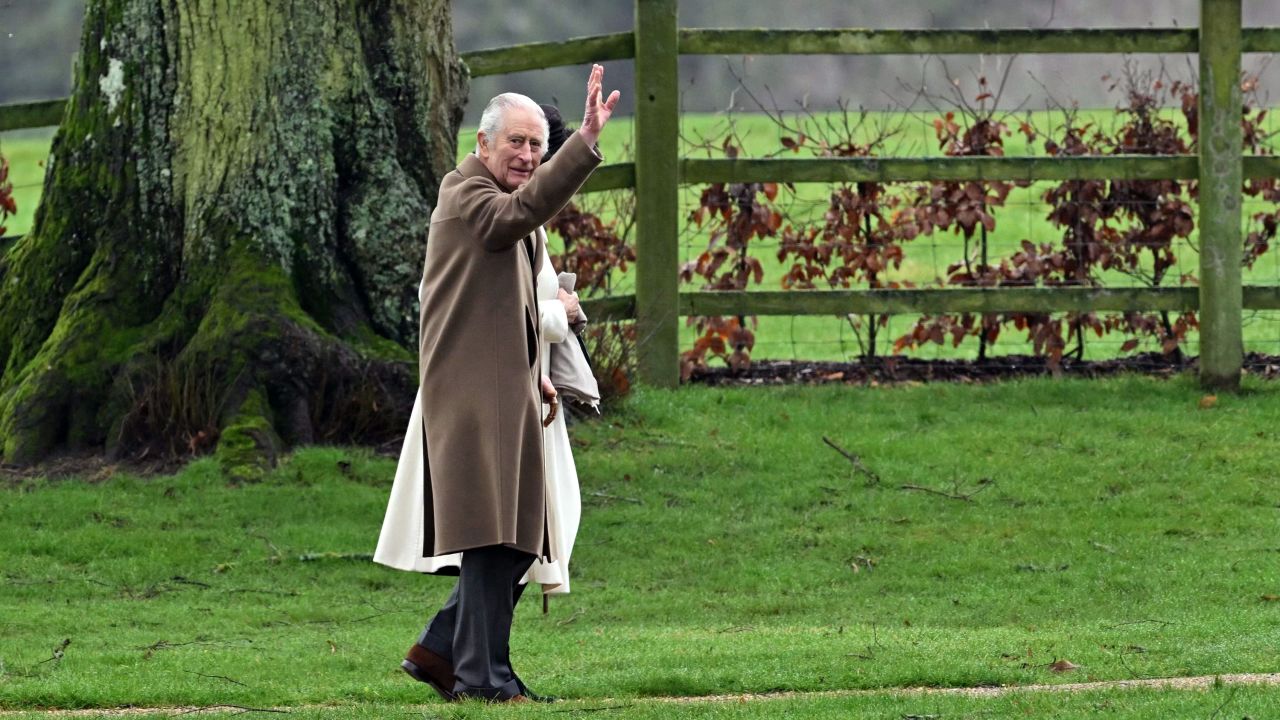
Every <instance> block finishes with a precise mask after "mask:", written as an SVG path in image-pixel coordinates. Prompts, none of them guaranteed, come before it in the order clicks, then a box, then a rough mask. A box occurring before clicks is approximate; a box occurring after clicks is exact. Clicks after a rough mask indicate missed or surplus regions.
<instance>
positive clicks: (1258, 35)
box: [0, 0, 1280, 389]
mask: <svg viewBox="0 0 1280 720" xmlns="http://www.w3.org/2000/svg"><path fill="white" fill-rule="evenodd" d="M1241 2H1242V0H1200V17H1201V25H1200V27H1199V28H1189V29H1182V28H1176V29H1152V28H1146V29H1104V30H1081V29H1062V30H1052V29H1038V30H1018V29H1015V30H865V29H821V30H713V29H681V28H680V27H679V26H678V23H677V9H678V0H635V24H634V29H633V31H632V32H626V33H615V34H611V35H601V36H595V37H587V38H577V39H573V40H568V41H564V42H549V43H533V44H527V45H517V46H511V47H504V48H497V49H493V50H482V51H478V52H471V53H465V54H464V55H463V56H462V57H463V60H464V61H465V62H466V64H467V66H468V68H469V69H470V71H471V75H472V76H473V77H479V76H483V75H497V74H504V73H513V72H519V71H522V70H532V69H544V68H551V67H558V66H566V65H582V64H586V63H591V62H599V61H603V60H622V59H634V61H635V93H636V98H635V103H636V105H635V107H636V117H635V137H634V142H635V146H636V147H638V148H643V149H644V152H642V153H639V154H638V156H637V160H636V162H634V163H621V164H613V165H608V166H605V167H602V168H600V169H598V170H597V171H596V173H595V174H594V175H593V176H592V178H591V180H590V181H589V182H588V184H587V186H586V187H585V188H584V192H593V191H600V190H610V189H619V188H633V189H634V190H635V192H636V254H637V262H636V292H635V295H629V296H615V297H608V298H601V299H596V300H591V301H587V302H584V306H585V307H586V309H587V311H588V313H589V314H590V315H591V316H592V317H597V318H614V319H634V320H635V321H636V325H637V337H638V338H640V342H639V347H638V358H639V364H640V376H641V380H642V381H644V382H646V383H649V384H652V385H658V386H674V385H676V384H677V383H678V382H679V348H678V328H679V319H680V317H681V316H685V315H785V316H795V315H841V314H846V313H860V314H865V313H957V312H1015V311H1023V312H1069V311H1158V310H1170V311H1181V310H1195V311H1197V312H1198V313H1199V317H1200V349H1201V354H1200V377H1201V382H1202V384H1203V385H1204V386H1205V387H1206V388H1216V389H1230V388H1234V387H1237V386H1238V385H1239V381H1240V370H1241V365H1242V362H1243V338H1242V331H1241V320H1242V317H1241V316H1242V311H1243V310H1245V309H1249V310H1276V309H1280V287H1270V286H1256V287H1255V286H1249V287H1244V286H1242V284H1241V254H1242V249H1243V239H1242V233H1241V226H1242V222H1241V221H1242V217H1241V208H1242V201H1243V198H1242V190H1241V186H1242V182H1243V179H1244V178H1247V177H1280V157H1272V156H1246V155H1244V154H1243V138H1242V133H1241V127H1240V117H1241V111H1242V107H1241V103H1242V100H1241V90H1240V82H1239V80H1240V70H1241V54H1242V53H1248V52H1277V51H1280V28H1272V27H1268V28H1244V27H1242V20H1241ZM1012 53H1018V54H1032V53H1197V54H1198V56H1199V69H1200V84H1201V90H1200V107H1199V118H1200V138H1201V141H1200V142H1199V143H1198V147H1199V154H1198V155H1183V156H1164V157H1152V156H1108V157H1073V158H1066V157H1054V158H1043V157H1031V158H1026V157H1023V158H1004V157H981V158H962V157H947V158H928V159H925V158H840V159H835V158H821V159H806V160H801V159H794V160H749V159H733V160H728V159H726V160H702V159H689V158H681V157H680V156H679V145H680V143H679V130H680V128H679V87H680V83H679V77H678V75H679V73H678V65H677V61H678V59H679V57H680V55H720V54H727V55H740V54H751V55H804V54H860V55H875V54H879V55H884V54H931V55H932V54H936V55H945V54H1012ZM63 102H64V101H52V102H45V103H33V104H27V105H13V106H0V131H2V130H9V129H14V128H23V127H41V126H46V125H55V124H57V123H58V122H59V121H60V119H61V116H62V106H63ZM1072 179H1081V180H1083V179H1135V180H1154V179H1179V180H1189V179H1196V180H1198V181H1199V230H1200V256H1199V257H1200V266H1199V279H1200V284H1199V287H1196V288H1187V287H1170V288H1111V289H1107V288H1079V287H1072V288H1057V287H1045V288H981V289H970V288H966V289H918V290H842V291H824V290H805V291H785V292H684V293H682V292H679V288H678V277H677V270H678V268H679V248H678V245H677V238H678V235H679V197H678V190H679V185H680V184H682V183H683V184H688V183H712V182H759V181H778V182H792V183H802V182H817V183H834V182H854V181H876V182H910V181H922V180H1027V181H1037V180H1072Z"/></svg>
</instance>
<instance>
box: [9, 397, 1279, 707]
mask: <svg viewBox="0 0 1280 720" xmlns="http://www.w3.org/2000/svg"><path fill="white" fill-rule="evenodd" d="M1278 393H1280V386H1274V385H1267V384H1261V383H1258V382H1255V381H1253V380H1250V379H1247V380H1246V391H1245V392H1244V393H1243V394H1241V395H1238V396H1223V397H1220V398H1219V399H1218V401H1217V403H1216V405H1214V406H1212V407H1209V408H1203V407H1201V406H1200V404H1199V403H1198V400H1199V397H1200V396H1199V393H1198V392H1197V391H1196V389H1195V384H1194V380H1193V379H1191V378H1178V379H1174V380H1170V381H1156V380H1150V379H1145V378H1138V377H1130V378H1121V379H1115V380H1107V381H1097V382H1081V381H1070V380H1068V381H1056V382H1055V381H1044V380H1040V381H1021V382H1010V383H1004V384H998V385H989V386H956V385H928V386H916V387H905V386H904V387H895V388H879V389H864V388H856V387H820V388H804V387H791V388H755V389H750V390H742V389H731V390H724V389H710V388H704V387H688V388H684V389H681V390H679V391H675V392H663V391H649V390H645V391H641V392H639V393H638V394H636V395H634V396H633V397H632V398H631V399H630V400H629V401H628V402H627V403H625V404H624V405H623V406H622V407H619V408H614V410H613V412H611V413H610V414H609V415H608V416H606V418H605V419H603V420H600V421H594V422H588V423H579V424H575V426H574V428H573V439H574V444H575V453H576V455H577V460H578V464H579V469H580V473H581V477H582V482H583V499H584V516H583V524H582V530H581V532H580V535H579V538H578V547H577V550H576V551H575V554H574V567H573V572H574V578H575V580H574V593H573V594H572V595H570V596H568V597H567V598H556V599H553V601H552V602H551V605H550V613H549V614H548V615H545V616H544V615H542V614H541V613H540V609H539V608H538V603H537V602H536V601H534V602H527V603H524V604H523V605H522V606H521V608H520V609H519V612H518V616H517V620H516V630H515V635H514V646H513V657H514V658H515V659H516V662H517V665H518V667H519V668H520V671H521V674H522V676H524V677H525V679H526V680H528V681H530V682H531V683H532V684H533V685H534V687H535V688H538V689H539V690H541V691H543V692H551V693H554V694H560V695H563V696H566V697H568V698H570V699H571V702H569V703H566V704H563V705H559V706H551V708H525V709H506V708H485V707H481V706H450V707H447V708H446V707H445V706H441V705H436V704H431V703H432V700H431V699H430V697H429V695H428V694H427V693H426V692H424V690H425V688H423V687H420V686H417V685H416V684H414V683H412V682H411V681H409V680H408V679H407V678H406V677H405V676H403V674H402V673H400V671H399V670H398V668H397V665H396V663H397V662H398V659H399V657H400V655H401V654H402V653H403V651H404V650H405V648H406V647H407V646H408V644H409V643H410V642H411V641H412V639H413V637H414V636H415V633H416V632H417V631H418V630H419V629H420V626H421V624H422V623H423V622H424V621H425V619H426V618H427V616H428V614H429V613H430V612H431V611H432V610H433V609H434V608H435V607H436V606H437V605H438V604H439V603H440V602H441V601H442V600H443V598H444V595H445V594H446V593H447V591H448V588H449V581H447V580H444V579H436V578H425V577H421V576H415V575H411V574H407V573H400V572H396V571H392V570H389V569H387V568H383V567H380V566H377V565H374V564H372V563H371V562H369V560H368V559H367V555H368V553H371V552H372V548H373V545H374V543H375V541H376V538H377V533H378V527H379V525H380V522H381V519H382V513H383V510H384V507H385V502H386V498H387V493H388V490H389V487H390V481H391V477H392V474H393V470H394V463H393V461H390V460H387V459H380V458H376V457H373V456H370V455H368V454H367V453H365V452H363V451H358V450H349V449H324V448H318V449H310V450H305V451H302V452H299V453H297V454H296V455H294V456H292V457H291V458H290V459H289V460H288V461H287V462H286V463H285V464H284V465H283V466H282V467H281V468H279V469H278V470H277V471H275V472H274V473H272V474H271V475H270V476H269V477H268V478H267V479H266V480H265V481H263V482H261V483H258V484H252V485H246V486H241V487H236V486H230V485H228V483H227V482H226V480H225V479H224V478H223V477H221V476H220V475H219V472H218V470H217V468H216V466H215V465H213V464H212V463H211V462H209V461H207V460H206V461H199V462H196V463H194V464H192V465H190V466H189V467H187V468H186V469H185V470H184V471H182V472H181V473H180V474H178V475H176V476H166V477H153V478H137V477H130V476H127V475H117V476H113V477H110V478H106V479H103V478H94V479H91V481H90V482H83V481H77V480H40V479H13V480H11V481H9V482H8V483H7V484H6V485H4V486H3V489H0V587H2V588H3V591H0V708H6V709H10V710H23V709H36V708H45V707H60V708H78V707H117V706H124V705H137V706H210V705H242V706H248V707H277V706H283V707H291V708H295V709H297V713H296V714H299V715H304V716H307V717H310V716H313V715H314V716H324V717H332V716H340V717H348V716H350V717H365V716H368V717H374V716H377V717H385V716H387V715H388V714H398V713H401V712H404V711H406V710H408V709H409V708H406V705H412V706H417V705H419V704H424V703H426V704H428V705H427V707H426V708H419V709H416V710H414V712H415V714H422V713H423V712H425V713H426V716H427V717H447V718H455V717H489V716H491V715H502V716H504V717H505V716H511V717H526V716H528V717H533V716H537V717H551V716H552V715H548V713H554V712H570V713H572V714H575V715H576V714H578V713H580V712H581V713H592V712H596V711H603V710H604V709H606V708H610V709H613V710H615V711H617V712H619V713H621V714H622V715H623V716H626V717H691V718H692V717H721V716H725V715H730V714H732V715H733V716H745V717H766V716H768V717H774V716H776V715H777V714H778V713H779V712H782V713H784V714H789V715H794V716H802V717H819V718H827V717H830V718H836V717H894V718H898V717H907V716H913V715H914V716H921V717H927V716H938V715H941V716H943V717H986V716H989V715H994V716H997V717H1008V716H1024V715H1032V716H1036V717H1084V716H1087V715H1091V714H1092V713H1096V712H1099V711H1100V710H1106V711H1107V715H1108V716H1109V717H1125V718H1128V717H1133V718H1137V717H1156V716H1159V717H1190V716H1195V717H1210V716H1211V715H1213V714H1214V712H1215V709H1216V708H1218V709H1220V708H1225V709H1223V710H1222V714H1221V715H1220V716H1221V717H1237V718H1238V717H1242V716H1249V717H1253V718H1262V717H1270V716H1273V715H1276V714H1277V713H1278V712H1280V693H1278V692H1276V691H1275V690H1270V691H1268V690H1266V689H1265V688H1227V687H1223V688H1216V689H1210V690H1207V691H1155V690H1106V691H1094V692H1089V693H1086V694H1082V695H1072V696H1062V695H1053V696H1049V695H1044V694H1038V693H1022V694H1015V695H1010V696H1005V697H999V698H964V697H951V696H935V695H902V694H899V693H897V692H896V691H897V690H898V689H901V688H908V687H916V686H930V687H969V686H977V685H1001V684H1015V685H1022V684H1028V683H1062V682H1082V681H1091V680H1117V679H1131V678H1146V677H1168V676H1190V675H1214V674H1221V673H1242V672H1277V671H1280V660H1278V659H1277V658H1278V657H1280V656H1277V653H1276V648H1277V646H1278V644H1280V601H1277V600H1276V598H1277V597H1280V541H1277V534H1276V527H1277V522H1278V521H1280V515H1278V513H1280V481H1278V480H1277V478H1276V475H1275V472H1274V464H1275V448H1276V442H1277V436H1276V430H1275V428H1277V427H1280V402H1278V400H1280V395H1278ZM824 436H825V437H827V438H830V439H831V440H832V441H833V442H835V443H836V444H838V445H840V446H841V447H842V448H844V449H846V450H848V451H849V452H852V453H856V454H857V455H859V456H860V458H861V462H862V464H863V466H864V467H865V468H866V469H867V470H869V471H870V473H863V472H858V471H856V470H855V469H854V466H853V465H852V464H851V463H850V462H848V461H847V460H846V459H845V458H843V457H842V456H841V455H840V454H838V453H837V452H836V451H834V450H833V449H831V448H829V447H827V446H826V445H824V443H823V437H824ZM871 474H874V476H875V479H873V478H872V475H871ZM939 493H947V494H952V495H957V496H963V495H969V496H970V497H969V498H968V499H967V500H963V499H954V498H950V497H945V496H944V495H943V494H939ZM64 640H70V644H69V645H66V646H65V648H64V649H63V651H62V656H61V658H60V659H53V658H54V652H55V650H57V649H58V648H59V647H61V646H62V642H63V641H64ZM1058 660H1069V661H1070V662H1071V663H1073V664H1075V665H1078V666H1080V667H1079V669H1077V670H1074V671H1071V672H1066V673H1055V672H1053V671H1052V670H1051V669H1050V665H1051V664H1052V663H1054V662H1055V661H1058ZM855 690H866V691H870V692H869V693H868V694H856V695H855V694H850V692H851V691H855ZM772 691H796V692H799V693H801V694H800V695H797V696H793V697H789V698H780V699H776V700H767V701H763V700H762V701H759V702H752V703H746V704H739V703H734V702H724V701H720V702H710V701H704V702H699V701H692V702H689V703H684V704H674V705H673V704H670V703H668V702H666V701H662V700H660V699H659V698H661V697H663V696H692V697H694V698H697V697H700V696H709V695H716V694H722V693H763V692H772ZM823 692H835V694H834V695H831V694H827V695H823V694H821V693H823ZM227 710H228V712H230V711H232V710H233V708H228V709H227Z"/></svg>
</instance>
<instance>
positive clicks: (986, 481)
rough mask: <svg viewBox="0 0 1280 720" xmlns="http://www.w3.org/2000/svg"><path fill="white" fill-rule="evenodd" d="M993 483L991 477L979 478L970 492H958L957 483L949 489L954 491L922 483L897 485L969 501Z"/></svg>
mask: <svg viewBox="0 0 1280 720" xmlns="http://www.w3.org/2000/svg"><path fill="white" fill-rule="evenodd" d="M995 484H996V481H995V480H992V479H991V478H982V479H981V480H979V481H978V487H977V488H976V489H974V490H973V491H972V492H967V493H962V492H960V486H959V483H957V484H955V485H953V486H952V488H951V489H952V490H953V491H954V492H947V491H946V490H938V489H936V488H931V487H924V486H923V485H899V486H898V489H900V490H919V491H920V492H925V493H929V494H931V495H941V496H942V497H945V498H951V499H952V500H964V501H965V502H971V501H972V500H973V496H974V495H977V494H978V493H980V492H982V491H983V490H986V489H987V488H989V487H991V486H992V485H995Z"/></svg>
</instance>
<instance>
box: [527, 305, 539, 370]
mask: <svg viewBox="0 0 1280 720" xmlns="http://www.w3.org/2000/svg"><path fill="white" fill-rule="evenodd" d="M524 339H525V344H526V345H527V346H528V349H529V367H533V364H534V363H536V362H538V331H537V329H536V328H534V326H533V320H530V319H529V313H528V312H525V314H524Z"/></svg>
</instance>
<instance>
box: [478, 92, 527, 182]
mask: <svg viewBox="0 0 1280 720" xmlns="http://www.w3.org/2000/svg"><path fill="white" fill-rule="evenodd" d="M477 139H478V140H479V141H480V142H479V146H480V160H481V161H482V162H483V163H484V165H485V167H487V168H489V172H491V173H493V176H494V177H495V178H497V180H498V182H499V183H502V184H503V185H504V186H506V188H507V189H508V190H515V189H516V188H518V187H520V186H521V185H523V184H525V183H527V182H529V178H530V177H531V176H532V175H533V169H534V168H536V167H538V163H539V162H542V120H541V119H540V118H539V117H538V116H537V115H536V114H535V113H534V112H533V111H532V110H529V109H527V108H523V107H513V108H509V109H508V110H507V113H506V123H505V127H503V128H502V129H501V130H499V131H498V137H494V138H491V137H487V136H486V135H485V134H484V133H483V132H481V133H479V134H478V135H477Z"/></svg>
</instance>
